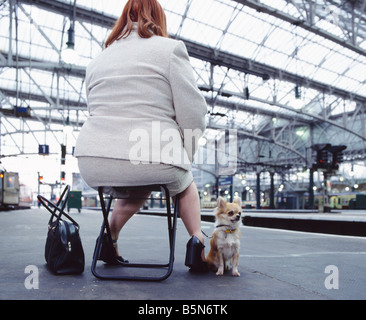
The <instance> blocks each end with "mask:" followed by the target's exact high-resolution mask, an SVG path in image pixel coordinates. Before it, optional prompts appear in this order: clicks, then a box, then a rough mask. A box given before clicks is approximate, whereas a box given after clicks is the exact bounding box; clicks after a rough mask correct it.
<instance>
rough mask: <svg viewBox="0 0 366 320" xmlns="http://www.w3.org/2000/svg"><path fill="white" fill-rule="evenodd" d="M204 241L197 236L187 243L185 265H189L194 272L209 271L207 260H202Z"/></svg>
mask: <svg viewBox="0 0 366 320" xmlns="http://www.w3.org/2000/svg"><path fill="white" fill-rule="evenodd" d="M204 247H205V246H204V245H203V244H202V242H201V241H200V240H199V239H198V238H197V237H196V236H192V238H191V239H190V240H189V241H188V243H187V252H186V261H185V265H186V266H187V267H189V268H190V269H189V271H190V272H192V273H207V272H208V271H209V270H208V265H207V262H206V261H202V257H201V255H202V250H203V249H204Z"/></svg>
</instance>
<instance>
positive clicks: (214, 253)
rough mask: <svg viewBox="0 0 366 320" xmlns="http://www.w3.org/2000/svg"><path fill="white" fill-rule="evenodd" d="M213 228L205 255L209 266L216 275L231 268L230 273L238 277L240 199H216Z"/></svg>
mask: <svg viewBox="0 0 366 320" xmlns="http://www.w3.org/2000/svg"><path fill="white" fill-rule="evenodd" d="M215 217H216V222H215V230H214V232H213V233H212V238H211V241H210V245H211V248H210V251H209V253H208V255H207V257H206V260H207V263H208V265H209V268H210V269H211V270H212V271H215V272H216V274H217V275H218V276H221V275H223V274H224V271H225V270H230V269H231V270H232V275H233V276H235V277H239V276H240V273H239V271H238V264H239V251H240V236H241V232H240V224H241V219H240V217H241V200H240V199H239V198H237V199H235V200H234V201H233V202H232V203H230V202H227V201H226V200H225V199H224V198H222V197H219V198H218V199H217V207H216V209H215Z"/></svg>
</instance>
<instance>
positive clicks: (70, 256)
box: [37, 186, 85, 275]
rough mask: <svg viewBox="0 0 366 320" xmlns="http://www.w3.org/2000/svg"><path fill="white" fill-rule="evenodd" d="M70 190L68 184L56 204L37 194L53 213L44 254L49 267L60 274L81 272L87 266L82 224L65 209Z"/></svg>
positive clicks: (40, 200)
mask: <svg viewBox="0 0 366 320" xmlns="http://www.w3.org/2000/svg"><path fill="white" fill-rule="evenodd" d="M69 191H70V186H66V188H65V189H64V191H63V192H62V195H61V197H60V200H59V201H58V202H57V204H56V205H55V204H54V203H52V202H51V201H49V200H47V199H46V198H44V197H43V196H40V195H38V196H37V198H38V200H39V202H40V203H41V204H42V205H43V206H44V207H45V208H46V209H47V210H48V211H49V212H50V213H51V218H50V220H49V222H48V233H47V240H46V246H45V252H44V256H45V259H46V262H47V266H48V268H49V269H50V270H51V271H52V272H53V273H54V274H58V275H61V274H80V273H82V272H83V271H84V266H85V255H84V250H83V246H82V243H81V239H80V235H79V229H80V226H79V225H78V223H77V222H76V221H75V220H74V219H73V218H71V217H70V216H69V215H68V214H67V213H65V211H64V209H65V206H66V203H67V199H68V196H69ZM64 218H67V219H68V220H69V221H67V220H65V219H64Z"/></svg>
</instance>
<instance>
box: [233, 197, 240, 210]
mask: <svg viewBox="0 0 366 320" xmlns="http://www.w3.org/2000/svg"><path fill="white" fill-rule="evenodd" d="M234 202H235V203H237V204H238V206H239V208H240V210H241V199H240V198H239V197H236V198H235V199H234Z"/></svg>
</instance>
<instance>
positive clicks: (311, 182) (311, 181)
mask: <svg viewBox="0 0 366 320" xmlns="http://www.w3.org/2000/svg"><path fill="white" fill-rule="evenodd" d="M309 172H310V174H309V209H314V169H313V168H310V169H309Z"/></svg>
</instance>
